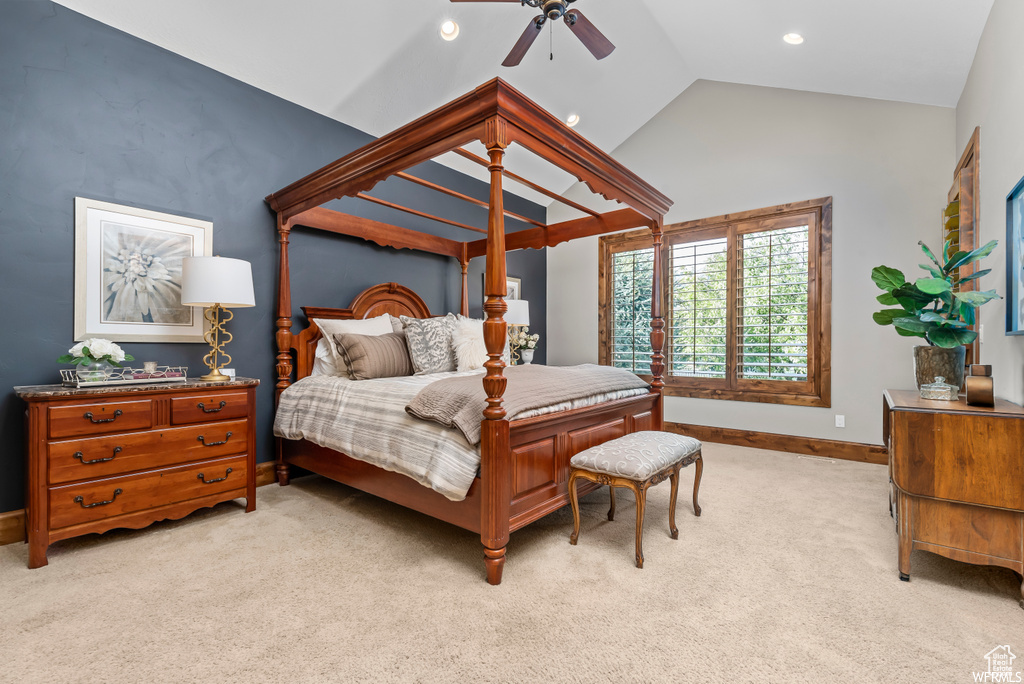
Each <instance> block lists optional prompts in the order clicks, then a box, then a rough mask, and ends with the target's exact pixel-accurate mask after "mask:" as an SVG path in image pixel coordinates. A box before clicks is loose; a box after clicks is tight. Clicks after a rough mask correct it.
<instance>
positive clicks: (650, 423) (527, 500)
mask: <svg viewBox="0 0 1024 684" xmlns="http://www.w3.org/2000/svg"><path fill="white" fill-rule="evenodd" d="M656 401H657V395H654V394H647V395H643V396H639V397H631V398H629V399H620V400H618V401H613V402H607V403H604V404H598V405H596V406H589V407H586V408H583V409H574V410H572V411H564V412H560V413H553V414H549V415H546V416H538V417H537V418H530V419H528V420H524V421H513V422H512V423H511V426H510V427H511V440H510V441H511V450H512V472H511V473H510V476H511V478H512V505H511V509H510V513H511V515H510V517H511V520H510V524H509V527H510V530H517V529H519V528H520V527H523V526H525V525H528V524H530V523H531V522H533V521H534V520H537V519H538V518H541V517H543V516H545V515H547V514H548V513H551V512H552V511H555V510H558V509H559V508H561V507H562V506H567V505H568V504H569V489H568V481H569V459H571V458H572V457H573V456H575V455H576V454H578V453H579V452H581V451H583V450H584V449H589V448H590V447H592V446H597V445H598V444H603V443H604V442H607V441H609V440H612V439H615V438H617V437H622V436H623V435H627V434H630V433H633V432H639V431H641V430H651V429H653V428H654V411H655V408H656ZM579 487H580V488H579V492H580V494H581V495H583V494H586V493H588V492H591V491H593V490H595V489H597V488H598V487H599V485H596V484H593V483H589V482H588V483H586V484H583V483H582V482H581V483H580V485H579Z"/></svg>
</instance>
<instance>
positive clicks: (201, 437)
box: [196, 432, 231, 446]
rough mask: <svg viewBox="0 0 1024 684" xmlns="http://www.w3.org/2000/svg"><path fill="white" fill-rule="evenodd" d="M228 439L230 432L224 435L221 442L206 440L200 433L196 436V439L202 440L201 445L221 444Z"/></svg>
mask: <svg viewBox="0 0 1024 684" xmlns="http://www.w3.org/2000/svg"><path fill="white" fill-rule="evenodd" d="M229 439H231V433H230V432H229V433H228V434H226V435H225V436H224V441H223V442H207V441H206V440H204V439H203V436H202V435H199V436H198V437H196V440H198V441H200V442H202V443H203V446H220V445H221V444H227V443H228V440H229Z"/></svg>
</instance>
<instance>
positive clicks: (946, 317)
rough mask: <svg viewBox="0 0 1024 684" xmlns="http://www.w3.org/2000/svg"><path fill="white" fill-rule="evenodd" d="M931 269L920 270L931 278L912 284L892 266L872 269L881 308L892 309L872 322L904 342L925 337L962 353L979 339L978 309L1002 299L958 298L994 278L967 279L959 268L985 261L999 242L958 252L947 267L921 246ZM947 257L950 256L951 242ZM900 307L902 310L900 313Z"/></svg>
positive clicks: (983, 295)
mask: <svg viewBox="0 0 1024 684" xmlns="http://www.w3.org/2000/svg"><path fill="white" fill-rule="evenodd" d="M917 244H919V245H921V250H922V251H923V252H924V254H925V256H926V257H928V259H929V260H931V263H930V264H921V268H922V269H924V270H925V271H927V273H928V277H926V278H918V279H917V280H916V281H914V282H913V283H910V282H907V278H906V276H904V275H903V273H902V271H900V270H899V269H895V268H890V267H888V266H876V267H875V268H873V269H871V280H873V281H874V283H875V285H877V286H878V287H879V288H880V289H882V290H884V292H883V293H882V294H880V295H878V297H877V299H878V303H879V304H883V305H885V306H887V307H894V308H888V309H882V310H881V311H878V312H876V313H875V314H873V315H872V316H871V317H872V318H873V319H874V321H875V323H878V324H879V325H892V326H894V327H895V328H896V332H897V333H899V334H900V335H903V336H904V337H923V338H924V339H925V340H927V341H928V344H930V345H931V346H934V347H946V348H952V347H959V346H960V345H964V344H970V343H971V342H974V340H975V339H977V337H978V333H976V332H974V331H973V330H969V329H968V328H970V327H971V326H972V325H974V322H975V321H976V320H977V317H976V309H977V308H978V307H979V306H981V305H982V304H985V303H986V302H990V301H992V300H993V299H1000V296H999V295H998V294H996V291H995V290H986V291H984V292H978V291H970V292H959V291H958V290H959V289H960V286H961V285H963V284H964V283H968V282H970V281H972V280H977V279H978V278H980V277H982V276H983V275H985V274H987V273H990V272H991V269H985V270H983V271H976V272H974V273H971V274H970V275H966V276H964V277H963V278H961V277H960V273H959V270H958V269H959V268H960V267H962V266H967V265H968V264H972V263H974V262H975V261H979V260H981V259H984V258H985V257H987V256H988V255H989V254H991V253H992V250H994V249H995V248H996V245H997V244H999V243H998V242H997V241H996V240H993V241H991V242H989V243H988V244H987V245H985V246H983V247H979V248H978V249H975V250H973V251H970V252H962V251H958V252H956V253H954V254H953V255H952V256H950V257H949V258H948V259H947V260H946V262H945V263H942V262H940V261H939V260H938V259H937V258H936V257H935V254H933V253H932V251H931V250H930V249H928V245H926V244H924V243H923V242H918V243H917ZM942 253H943V254H944V255H945V254H948V253H949V242H947V243H946V244H945V245H944V248H943V250H942ZM895 307H898V308H895Z"/></svg>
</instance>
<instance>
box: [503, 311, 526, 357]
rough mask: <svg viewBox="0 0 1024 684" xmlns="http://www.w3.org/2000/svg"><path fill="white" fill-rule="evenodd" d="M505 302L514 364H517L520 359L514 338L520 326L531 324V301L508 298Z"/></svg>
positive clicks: (506, 320)
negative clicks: (513, 342)
mask: <svg viewBox="0 0 1024 684" xmlns="http://www.w3.org/2000/svg"><path fill="white" fill-rule="evenodd" d="M505 304H507V305H508V311H506V312H505V322H506V323H507V324H508V339H509V349H511V350H512V365H513V366H515V365H517V364H518V361H519V352H518V351H516V350H515V345H514V344H512V340H513V338H514V337H515V335H516V333H518V332H519V328H525V327H527V326H529V325H530V303H529V302H528V301H526V300H525V299H506V300H505Z"/></svg>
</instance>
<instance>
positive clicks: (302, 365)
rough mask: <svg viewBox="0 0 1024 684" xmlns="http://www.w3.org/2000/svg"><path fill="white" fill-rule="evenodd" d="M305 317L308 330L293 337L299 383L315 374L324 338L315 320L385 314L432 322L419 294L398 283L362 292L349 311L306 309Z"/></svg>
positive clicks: (383, 284) (385, 284) (310, 307)
mask: <svg viewBox="0 0 1024 684" xmlns="http://www.w3.org/2000/svg"><path fill="white" fill-rule="evenodd" d="M302 313H304V314H306V319H307V320H308V322H309V327H307V328H305V329H304V330H302V331H301V332H299V333H298V334H296V335H292V350H293V351H294V352H295V361H296V363H295V374H296V379H297V380H301V379H302V378H305V377H308V376H309V374H310V373H312V372H313V361H314V360H315V359H316V343H317V342H319V341H320V337H321V334H320V328H319V327H317V324H316V323H314V322H313V319H314V318H327V319H337V320H358V319H363V318H375V317H377V316H383V315H384V314H391V315H392V316H410V317H411V318H430V315H431V314H430V310H429V309H428V308H427V305H426V304H425V303H424V302H423V300H422V299H420V296H419V295H418V294H416V293H415V292H413V291H412V290H410V289H409V288H407V287H405V286H404V285H399V284H398V283H381V284H380V285H374V286H373V287H371V288H369V289H367V290H363V291H362V292H361V293H359V295H357V296H356V298H355V299H353V300H352V303H351V304H350V305H349V308H347V309H328V308H323V307H316V306H304V307H302Z"/></svg>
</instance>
